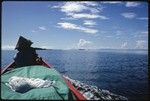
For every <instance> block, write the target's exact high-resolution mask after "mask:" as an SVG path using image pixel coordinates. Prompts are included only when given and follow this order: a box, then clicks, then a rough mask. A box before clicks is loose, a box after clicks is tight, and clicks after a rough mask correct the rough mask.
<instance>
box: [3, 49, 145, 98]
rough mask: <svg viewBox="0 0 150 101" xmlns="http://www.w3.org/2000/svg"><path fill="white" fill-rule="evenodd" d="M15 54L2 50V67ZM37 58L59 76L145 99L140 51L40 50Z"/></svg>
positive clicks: (128, 96) (141, 52)
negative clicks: (40, 58)
mask: <svg viewBox="0 0 150 101" xmlns="http://www.w3.org/2000/svg"><path fill="white" fill-rule="evenodd" d="M16 52H17V51H13V50H11V51H10V50H2V60H1V62H2V65H1V68H2V67H5V66H7V65H8V64H9V63H10V62H11V61H12V60H13V57H14V55H15V54H16ZM37 53H38V56H40V57H42V58H43V59H44V60H45V61H47V62H48V63H49V64H52V65H53V66H54V67H55V68H56V69H57V70H58V71H59V72H61V73H62V74H65V75H67V76H69V77H70V78H72V79H75V80H79V81H81V82H84V83H87V84H89V85H93V86H97V87H99V88H100V89H105V90H109V91H110V92H112V93H115V94H119V95H122V96H125V97H127V98H128V99H129V100H146V99H147V95H148V51H145V50H144V51H143V50H140V51H139V50H107V49H106V50H39V51H37Z"/></svg>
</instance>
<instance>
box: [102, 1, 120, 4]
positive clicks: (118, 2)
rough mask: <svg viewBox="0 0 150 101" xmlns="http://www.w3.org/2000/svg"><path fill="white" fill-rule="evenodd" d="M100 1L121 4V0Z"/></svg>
mask: <svg viewBox="0 0 150 101" xmlns="http://www.w3.org/2000/svg"><path fill="white" fill-rule="evenodd" d="M101 3H105V4H121V3H122V2H121V1H103V2H101Z"/></svg>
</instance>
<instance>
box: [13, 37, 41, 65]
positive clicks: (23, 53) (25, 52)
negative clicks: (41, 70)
mask: <svg viewBox="0 0 150 101" xmlns="http://www.w3.org/2000/svg"><path fill="white" fill-rule="evenodd" d="M32 44H33V42H31V41H30V40H27V39H25V38H24V37H22V36H20V38H19V40H18V42H17V45H16V48H15V49H17V50H18V53H17V54H16V56H15V58H14V61H15V64H16V67H23V66H29V65H37V59H38V55H37V54H36V50H35V49H34V48H33V47H31V45H32Z"/></svg>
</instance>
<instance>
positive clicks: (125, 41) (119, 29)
mask: <svg viewBox="0 0 150 101" xmlns="http://www.w3.org/2000/svg"><path fill="white" fill-rule="evenodd" d="M20 35H22V36H24V37H26V38H28V39H30V40H32V41H33V42H34V44H33V45H32V46H33V47H44V48H52V49H78V48H84V49H102V48H111V49H112V48H113V49H147V48H148V4H147V2H92V1H89V2H87V1H86V2H62V1H61V2H57V1H55V2H54V1H53V2H52V1H51V2H48V1H45V2H39V1H36V2H32V1H28V2H25V1H21V2H19V1H5V2H2V49H14V47H15V45H16V43H17V40H18V38H19V36H20Z"/></svg>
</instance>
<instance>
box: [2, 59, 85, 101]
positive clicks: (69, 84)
mask: <svg viewBox="0 0 150 101" xmlns="http://www.w3.org/2000/svg"><path fill="white" fill-rule="evenodd" d="M40 65H42V66H44V67H47V68H49V69H51V68H53V66H52V65H51V64H48V63H47V62H46V61H44V60H42V59H41V61H40ZM14 67H15V62H14V61H13V62H11V63H10V64H9V65H8V66H6V67H5V68H4V69H2V70H1V75H2V74H4V73H5V72H7V71H11V70H13V69H14ZM62 77H63V76H62ZM63 79H64V81H65V82H66V84H67V86H68V88H69V89H70V90H71V92H72V93H73V94H74V95H75V97H76V99H77V100H86V98H85V97H84V96H83V95H82V94H81V93H80V92H79V91H78V90H77V89H76V88H75V87H74V86H73V85H72V84H71V82H70V81H69V80H67V79H66V78H64V77H63Z"/></svg>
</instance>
